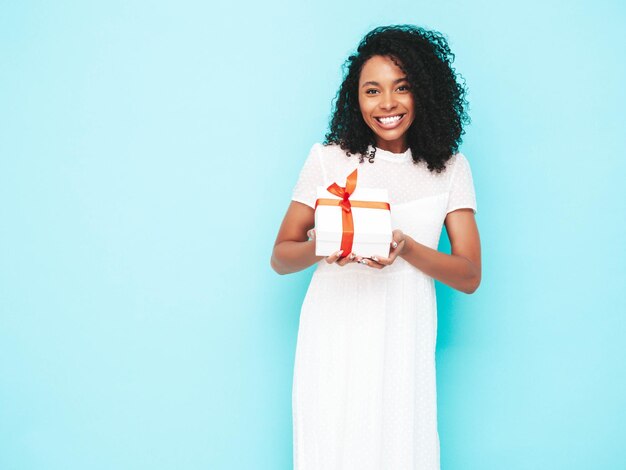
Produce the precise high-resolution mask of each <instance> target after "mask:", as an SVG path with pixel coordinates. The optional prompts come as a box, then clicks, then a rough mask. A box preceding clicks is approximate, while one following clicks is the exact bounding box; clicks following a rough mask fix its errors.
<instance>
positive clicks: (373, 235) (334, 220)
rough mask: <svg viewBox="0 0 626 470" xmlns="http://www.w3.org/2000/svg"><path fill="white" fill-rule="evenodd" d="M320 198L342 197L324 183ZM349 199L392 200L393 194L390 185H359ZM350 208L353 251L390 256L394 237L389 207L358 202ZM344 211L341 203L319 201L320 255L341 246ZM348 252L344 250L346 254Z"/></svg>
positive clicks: (317, 244)
mask: <svg viewBox="0 0 626 470" xmlns="http://www.w3.org/2000/svg"><path fill="white" fill-rule="evenodd" d="M317 198H318V200H320V199H333V200H337V201H341V200H342V199H341V198H340V197H338V196H335V195H334V194H332V193H330V192H329V191H328V190H327V189H326V188H325V187H322V186H319V187H318V188H317ZM349 200H350V201H351V202H352V201H364V202H365V201H367V202H370V201H372V202H382V203H389V195H388V192H387V190H386V189H373V188H361V187H359V186H357V188H356V189H355V190H354V193H353V194H351V195H350V197H349ZM357 204H358V203H357ZM350 209H351V213H352V220H353V224H354V238H353V241H352V253H355V254H356V255H358V256H363V257H365V258H370V257H372V256H374V255H378V256H383V257H385V258H386V257H388V256H389V248H390V244H391V240H392V234H391V213H390V211H389V210H388V209H379V208H367V207H354V206H352V207H351V208H350ZM342 212H343V208H342V207H341V206H340V205H323V204H318V205H317V207H316V208H315V254H316V255H317V256H329V255H332V254H333V253H336V252H337V251H339V250H340V249H341V238H342V235H343V228H344V227H343V218H342ZM348 254H349V253H344V255H346V256H347V255H348Z"/></svg>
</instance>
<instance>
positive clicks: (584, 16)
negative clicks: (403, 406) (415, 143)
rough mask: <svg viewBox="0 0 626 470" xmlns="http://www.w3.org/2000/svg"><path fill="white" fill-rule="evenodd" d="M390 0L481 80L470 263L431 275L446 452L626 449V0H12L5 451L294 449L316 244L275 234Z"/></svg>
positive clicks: (460, 457) (496, 468)
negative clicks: (307, 247) (306, 299)
mask: <svg viewBox="0 0 626 470" xmlns="http://www.w3.org/2000/svg"><path fill="white" fill-rule="evenodd" d="M153 3H155V4H153ZM392 23H416V24H419V25H422V26H425V27H428V28H435V29H438V30H441V31H443V32H444V33H445V34H446V35H447V36H448V38H449V41H450V45H451V47H452V49H453V51H454V52H455V53H456V56H457V60H456V62H455V66H456V67H457V70H458V71H460V72H461V73H462V74H463V76H464V77H465V79H466V80H467V84H468V87H469V90H470V94H469V100H470V103H471V110H470V112H471V116H472V119H473V122H472V125H471V126H470V127H469V128H468V129H467V134H466V136H465V142H464V145H463V147H462V151H463V152H464V153H465V155H467V157H468V159H469V160H470V162H471V165H472V170H473V173H474V182H475V186H476V191H477V198H478V207H479V209H478V214H477V221H478V225H479V229H480V234H481V240H482V244H483V281H482V285H481V287H480V288H479V290H478V291H477V292H476V293H475V294H473V295H471V296H468V295H465V294H462V293H459V292H457V291H453V290H452V289H450V288H448V287H446V286H444V285H441V284H439V285H438V287H437V291H438V299H439V338H438V349H437V361H438V363H437V364H438V391H439V395H438V400H439V401H438V408H439V426H440V437H441V446H442V468H443V469H444V470H455V469H459V470H471V469H480V470H492V469H493V470H501V469H507V470H516V469H520V470H522V469H523V470H528V469H532V470H534V469H546V470H557V469H567V470H577V469H581V470H582V469H590V468H594V469H596V468H597V469H618V468H626V467H625V465H626V464H625V463H624V462H626V449H625V448H624V446H623V440H622V439H623V431H624V422H626V398H625V397H626V373H625V364H624V358H625V357H626V343H625V342H624V337H625V335H626V322H625V319H624V315H625V313H626V308H625V307H626V305H625V303H626V302H625V300H624V296H623V287H624V285H625V284H626V268H625V265H626V250H624V239H625V236H626V221H625V218H624V213H625V211H626V202H625V201H626V191H625V190H624V189H623V188H624V187H623V183H624V181H623V180H624V174H625V172H626V158H625V155H624V149H625V148H626V145H625V144H626V142H625V140H626V137H625V136H626V128H625V127H626V125H625V122H626V121H625V120H624V117H623V111H624V105H625V104H626V92H625V90H626V88H625V87H624V83H625V82H626V61H624V58H623V57H624V51H623V45H624V44H626V33H625V31H626V7H625V6H624V5H623V3H621V2H618V1H608V0H606V1H599V2H591V1H590V0H587V1H574V2H572V1H565V0H559V1H553V2H549V3H548V4H546V3H545V2H543V1H539V0H529V1H526V2H516V3H510V4H508V5H507V4H503V3H502V2H498V1H495V0H480V1H474V2H462V1H459V0H449V1H441V2H416V1H395V0H391V1H389V2H372V1H368V2H356V1H347V2H330V1H324V2H316V3H308V4H302V5H299V6H296V5H295V4H294V3H293V2H285V1H281V0H276V1H270V2H265V3H261V4H260V3H258V2H252V1H246V2H244V3H243V4H242V3H241V2H233V3H230V2H228V3H227V2H223V3H222V4H221V5H217V6H216V5H211V6H209V3H208V2H188V1H187V2H182V3H181V2H168V3H165V2H143V3H142V2H115V1H108V2H99V3H95V2H93V3H89V2H78V1H76V2H70V1H59V2H34V1H31V2H13V3H12V4H9V3H6V2H5V3H3V4H2V5H1V6H0V39H1V41H0V58H1V62H0V63H1V64H2V65H1V67H2V71H1V72H0V250H1V251H0V469H3V470H5V469H6V470H17V469H19V470H26V469H28V470H30V469H45V470H57V469H63V470H73V469H77V470H78V469H80V470H82V469H86V468H89V469H91V470H99V469H151V470H158V469H172V468H181V469H186V470H191V469H289V468H291V466H292V448H291V445H292V440H291V439H292V436H291V383H292V382H291V381H292V372H293V359H294V352H295V344H296V334H297V328H298V315H299V307H300V304H301V301H302V298H303V296H304V293H305V290H306V287H307V283H308V280H309V278H310V275H311V271H310V270H308V271H307V272H303V273H299V274H295V275H291V276H285V277H280V276H278V275H276V274H274V273H273V271H271V270H270V267H269V256H270V252H271V248H272V244H273V241H274V237H275V235H276V232H277V230H278V225H279V223H280V221H281V219H282V216H283V214H284V211H285V209H286V207H287V205H288V203H289V198H290V194H291V188H292V187H293V184H294V183H295V181H296V178H297V175H298V172H299V170H300V167H301V165H302V163H303V161H304V158H305V157H306V155H307V152H308V150H309V148H310V147H311V145H312V144H313V143H314V142H316V141H321V140H322V138H323V135H324V132H325V130H326V124H327V119H328V116H329V113H330V101H331V99H332V97H333V96H334V94H335V92H336V89H337V87H338V85H339V82H340V79H341V68H340V66H341V63H342V62H343V60H344V59H345V57H346V56H347V54H348V53H349V52H350V51H352V50H353V48H354V47H355V46H356V44H357V42H358V41H359V39H360V38H361V37H362V35H363V34H365V33H366V32H367V31H369V30H370V29H371V28H373V27H375V26H378V25H380V24H392ZM442 239H443V241H442V246H441V247H440V248H441V249H442V250H448V249H449V246H448V245H447V244H446V243H445V241H446V238H445V237H442ZM620 436H621V438H620Z"/></svg>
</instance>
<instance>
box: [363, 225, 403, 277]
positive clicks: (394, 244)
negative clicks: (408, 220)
mask: <svg viewBox="0 0 626 470" xmlns="http://www.w3.org/2000/svg"><path fill="white" fill-rule="evenodd" d="M405 245H406V235H405V234H404V233H403V232H402V230H394V231H393V232H392V241H391V249H390V251H389V257H388V258H385V257H383V256H372V257H371V258H362V257H357V259H356V261H357V262H358V263H361V264H365V265H366V266H369V267H371V268H375V269H383V268H384V267H385V266H389V265H391V264H393V262H394V261H395V260H396V258H397V257H398V256H400V254H402V252H403V251H404V247H405Z"/></svg>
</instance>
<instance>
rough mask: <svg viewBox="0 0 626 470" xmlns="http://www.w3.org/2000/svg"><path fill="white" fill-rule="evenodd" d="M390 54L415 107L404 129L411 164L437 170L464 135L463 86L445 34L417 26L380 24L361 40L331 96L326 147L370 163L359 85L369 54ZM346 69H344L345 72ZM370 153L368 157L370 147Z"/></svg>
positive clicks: (371, 138)
mask: <svg viewBox="0 0 626 470" xmlns="http://www.w3.org/2000/svg"><path fill="white" fill-rule="evenodd" d="M376 55H380V56H385V57H389V58H390V59H391V60H393V62H394V63H395V64H396V65H397V66H398V67H400V69H401V70H402V71H403V72H404V73H405V74H406V77H407V80H408V82H409V84H410V87H409V89H410V92H411V93H412V95H413V100H414V106H415V119H414V121H413V123H412V124H411V127H410V128H409V129H408V131H407V143H408V145H409V147H410V148H411V154H412V155H413V161H414V163H418V162H420V161H425V162H426V163H427V165H428V169H429V170H430V171H431V172H432V171H436V172H438V173H439V172H441V171H443V170H444V169H445V164H446V162H447V161H448V160H449V159H450V158H451V157H452V155H453V154H454V153H455V152H457V151H458V147H459V144H460V143H461V142H462V139H461V136H462V135H463V134H465V131H464V129H463V125H464V124H469V123H470V118H469V116H468V114H467V108H468V102H467V100H466V99H465V96H466V94H467V90H466V88H465V86H464V83H465V81H464V80H463V84H461V83H459V82H458V81H457V76H458V77H460V78H461V79H463V77H462V76H461V75H460V74H457V73H456V72H455V69H454V68H453V67H452V62H453V61H454V54H452V52H451V51H450V47H449V46H448V43H447V41H446V39H445V38H444V36H443V35H442V34H441V33H439V32H437V31H429V30H426V29H423V28H421V27H418V26H415V25H391V26H380V27H378V28H375V29H373V30H372V31H370V32H369V33H367V34H366V35H365V37H364V38H363V39H362V40H361V43H360V44H359V46H358V48H357V50H356V53H354V54H352V55H350V56H349V57H348V59H347V60H346V62H345V63H344V64H343V69H344V79H343V83H342V84H341V86H340V88H339V91H338V92H337V96H336V97H335V99H334V109H333V113H332V116H331V120H330V124H329V131H328V133H327V134H326V136H325V141H324V144H325V145H329V144H339V146H340V147H341V148H342V149H343V150H344V151H346V153H347V154H348V155H351V154H357V153H359V154H360V157H359V159H360V162H361V163H362V162H363V161H364V158H368V160H369V161H370V163H373V162H374V157H375V152H376V146H375V134H374V132H373V131H372V130H371V129H370V128H369V127H368V125H367V124H366V123H365V121H364V120H363V116H362V114H361V110H360V107H359V96H358V85H359V77H360V75H361V69H362V67H363V64H365V62H367V60H368V59H370V58H371V57H372V56H376ZM346 69H347V73H346ZM370 145H372V146H373V152H371V153H369V155H367V156H366V152H367V150H368V147H369V146H370Z"/></svg>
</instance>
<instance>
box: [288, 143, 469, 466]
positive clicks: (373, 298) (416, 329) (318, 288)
mask: <svg viewBox="0 0 626 470" xmlns="http://www.w3.org/2000/svg"><path fill="white" fill-rule="evenodd" d="M355 168H358V169H359V172H358V181H357V185H358V186H361V185H362V187H367V188H386V189H387V190H388V191H389V198H390V204H391V216H392V227H393V228H394V229H395V228H399V229H401V230H402V231H403V232H405V233H406V234H408V235H409V236H411V237H412V238H413V239H415V240H416V241H417V242H419V243H422V244H424V245H426V246H429V247H431V248H434V249H437V246H438V242H439V237H440V235H441V231H442V227H443V222H444V219H445V217H446V214H447V213H448V212H451V211H453V210H455V209H460V208H471V209H473V210H474V213H475V212H476V196H475V192H474V185H473V181H472V174H471V170H470V166H469V163H468V161H467V159H466V157H465V156H464V155H463V154H461V153H457V154H455V155H454V156H453V157H452V158H451V159H450V160H449V161H448V163H447V169H446V170H445V171H444V172H442V173H440V174H437V173H431V172H430V171H429V170H428V168H427V167H426V164H425V163H424V162H420V163H419V164H417V165H416V164H414V163H413V161H412V158H411V151H410V149H409V150H407V151H406V152H405V153H402V154H396V153H391V152H388V151H386V150H382V149H380V148H377V149H376V156H375V159H374V163H369V162H368V160H367V159H366V160H365V161H364V162H363V163H360V164H359V159H358V155H352V156H349V157H348V156H347V155H346V153H345V152H344V151H343V150H341V148H339V146H338V145H328V146H324V145H321V144H319V143H316V144H315V145H313V147H312V148H311V151H310V153H309V156H308V158H307V160H306V162H305V164H304V167H303V168H302V171H301V172H300V177H299V179H298V182H297V184H296V186H295V188H294V190H293V197H292V199H293V200H294V201H298V202H301V203H303V204H306V205H308V206H310V207H314V205H315V199H316V187H317V186H318V185H319V186H328V185H330V184H331V183H333V182H337V183H338V184H339V185H340V186H345V181H346V176H347V175H348V174H349V173H350V172H352V170H354V169H355ZM357 254H358V253H357ZM436 338H437V303H436V298H435V286H434V280H433V279H432V278H431V277H430V276H427V275H426V274H424V273H422V272H421V271H420V270H418V269H417V268H415V267H413V266H412V265H410V264H409V263H407V262H406V261H405V260H403V259H401V258H397V259H396V261H395V262H394V263H393V264H392V265H391V266H388V267H385V268H384V269H382V270H377V269H373V268H370V267H368V266H364V265H361V264H358V263H350V264H348V265H346V266H344V267H341V266H338V265H336V264H328V263H326V261H325V260H321V261H320V262H319V263H318V265H317V268H316V270H315V272H314V273H313V277H312V279H311V283H310V285H309V288H308V291H307V293H306V297H305V299H304V302H303V305H302V311H301V314H300V324H299V330H298V339H297V346H296V354H295V366H294V377H293V393H292V411H293V440H294V442H293V457H294V468H295V469H296V470H439V435H438V431H437V394H436V379H435V345H436Z"/></svg>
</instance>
